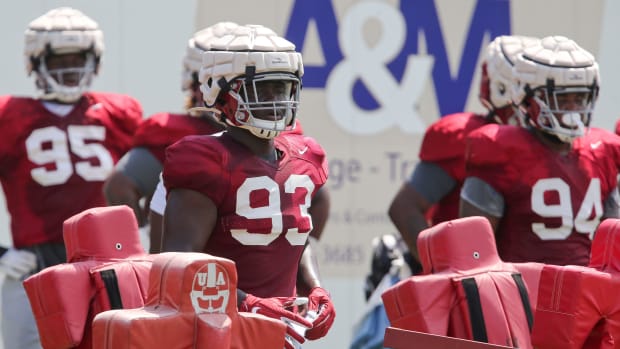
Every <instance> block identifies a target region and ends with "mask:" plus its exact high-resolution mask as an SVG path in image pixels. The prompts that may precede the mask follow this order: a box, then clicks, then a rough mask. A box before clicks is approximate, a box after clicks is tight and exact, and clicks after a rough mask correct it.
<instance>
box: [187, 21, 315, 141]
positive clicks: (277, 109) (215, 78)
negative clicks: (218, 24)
mask: <svg viewBox="0 0 620 349" xmlns="http://www.w3.org/2000/svg"><path fill="white" fill-rule="evenodd" d="M303 72H304V68H303V63H302V58H301V54H300V53H299V52H296V51H295V45H294V44H293V43H291V42H290V41H288V40H286V39H284V38H282V37H280V36H278V35H277V34H276V33H275V32H274V31H273V30H271V29H269V28H266V27H263V26H260V25H247V26H239V27H237V28H236V29H235V30H234V31H233V33H232V35H226V36H223V37H221V38H218V39H216V40H214V41H213V42H212V43H211V50H209V51H206V52H205V53H204V54H203V60H202V68H201V69H200V73H199V80H200V83H201V86H200V89H201V91H202V93H203V99H204V102H205V105H206V106H207V107H208V108H209V109H210V110H212V111H214V112H215V113H217V114H220V115H219V117H220V119H221V120H223V121H225V122H226V123H227V124H228V125H231V126H235V127H241V128H245V129H247V130H249V131H250V132H252V133H253V134H254V135H255V136H257V137H260V138H265V139H270V138H274V137H276V136H277V135H278V134H280V132H282V131H284V130H286V129H292V128H293V126H294V125H295V117H296V114H297V109H298V106H299V94H300V90H301V77H302V75H303ZM275 85H278V87H277V88H278V92H277V97H276V96H274V95H272V92H273V91H271V92H268V93H264V91H265V90H264V89H265V88H266V87H268V86H269V87H270V88H273V86H275Z"/></svg>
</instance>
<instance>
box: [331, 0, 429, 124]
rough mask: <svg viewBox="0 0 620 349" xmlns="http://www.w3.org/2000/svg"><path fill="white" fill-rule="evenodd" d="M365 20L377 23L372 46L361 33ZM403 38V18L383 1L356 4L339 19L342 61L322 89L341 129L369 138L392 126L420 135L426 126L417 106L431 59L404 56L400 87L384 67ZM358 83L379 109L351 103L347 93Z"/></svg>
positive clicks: (400, 46) (404, 34)
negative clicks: (369, 109)
mask: <svg viewBox="0 0 620 349" xmlns="http://www.w3.org/2000/svg"><path fill="white" fill-rule="evenodd" d="M379 14H380V15H381V16H379ZM369 20H375V21H378V22H379V24H380V25H381V29H382V30H381V33H382V35H381V37H380V38H379V40H378V41H377V42H376V44H375V45H374V46H373V47H369V46H368V44H367V42H366V40H365V39H364V37H363V35H362V34H363V32H364V25H365V23H366V22H367V21H369ZM405 36H406V24H405V20H404V19H403V16H402V14H401V13H400V12H398V11H397V10H396V9H394V8H393V7H392V6H390V5H388V4H385V3H382V2H375V1H365V2H361V3H359V4H356V5H355V6H353V7H352V8H351V9H350V10H349V11H348V12H347V14H346V15H345V16H344V17H343V20H342V23H341V30H340V33H339V42H340V45H341V47H342V51H343V54H344V56H345V59H343V60H342V61H341V62H340V63H339V64H338V65H336V66H335V67H334V70H333V71H332V73H331V74H330V76H329V78H328V80H327V84H326V88H325V89H326V92H327V109H328V111H329V113H330V115H331V116H332V118H333V119H334V121H335V122H336V123H337V124H338V125H339V126H340V127H342V128H343V129H345V130H347V131H349V132H351V133H353V134H374V133H378V132H381V131H383V130H385V129H387V128H390V127H392V126H394V125H395V124H396V125H398V126H399V127H400V128H401V129H402V130H403V131H404V132H407V133H419V134H422V133H424V130H425V129H426V125H425V124H424V122H423V120H422V119H421V117H420V116H419V115H418V112H417V110H416V104H417V100H418V98H419V96H420V95H421V94H422V92H423V90H424V86H425V84H426V82H427V81H428V79H429V77H430V72H431V68H432V64H433V58H432V57H431V56H418V55H411V56H409V58H408V59H407V64H406V66H405V72H404V74H403V78H402V81H401V83H400V84H399V83H398V81H396V79H395V78H394V76H393V75H392V73H391V72H390V71H389V69H388V68H387V66H386V65H387V63H389V62H390V60H392V59H394V57H396V55H397V54H398V53H399V52H400V50H402V47H403V44H404V41H405ZM358 79H361V81H362V82H363V83H364V85H365V86H366V88H367V89H368V91H369V92H370V93H371V94H372V95H373V96H374V98H375V99H376V100H377V101H379V102H380V104H381V108H379V109H377V110H373V111H367V110H363V109H361V108H359V107H358V106H357V105H356V104H355V101H354V100H353V98H352V95H351V91H352V90H353V86H354V84H355V82H356V81H357V80H358Z"/></svg>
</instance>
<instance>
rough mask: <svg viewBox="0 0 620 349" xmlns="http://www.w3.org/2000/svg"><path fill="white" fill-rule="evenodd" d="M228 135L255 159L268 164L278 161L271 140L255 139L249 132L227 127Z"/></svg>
mask: <svg viewBox="0 0 620 349" xmlns="http://www.w3.org/2000/svg"><path fill="white" fill-rule="evenodd" d="M228 133H229V134H230V136H231V137H232V138H233V139H235V140H236V141H237V142H239V143H241V144H243V145H245V146H246V147H247V148H248V149H249V150H250V151H251V152H252V153H253V154H254V155H256V156H257V157H259V158H261V159H264V160H267V161H270V162H275V161H277V160H278V153H277V151H276V148H275V145H274V142H273V139H264V138H259V137H256V136H254V135H253V134H252V133H251V132H250V131H248V130H245V129H243V128H240V127H229V128H228Z"/></svg>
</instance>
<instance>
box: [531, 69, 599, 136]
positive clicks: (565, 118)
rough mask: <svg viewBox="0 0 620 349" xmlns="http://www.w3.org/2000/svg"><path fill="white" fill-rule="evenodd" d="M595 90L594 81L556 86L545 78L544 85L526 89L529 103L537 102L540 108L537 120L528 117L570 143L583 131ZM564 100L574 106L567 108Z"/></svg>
mask: <svg viewBox="0 0 620 349" xmlns="http://www.w3.org/2000/svg"><path fill="white" fill-rule="evenodd" d="M597 92H598V91H597V88H596V84H595V85H594V86H563V87H557V86H554V84H553V81H548V82H547V86H541V87H539V88H536V89H534V90H530V92H529V93H528V94H530V95H531V97H530V100H531V101H532V102H530V103H536V105H537V108H539V109H540V112H539V114H538V118H537V120H530V121H531V122H535V123H536V124H537V126H538V127H539V128H540V129H541V130H543V131H545V132H547V133H550V134H552V135H554V136H556V137H557V138H558V139H559V140H560V141H562V142H565V143H570V142H572V141H573V140H574V139H575V138H578V137H581V136H583V135H584V134H585V133H586V128H587V127H588V126H589V124H590V120H591V116H592V111H593V109H594V102H595V100H596V96H597ZM567 102H570V103H572V104H573V107H572V108H566V107H565V106H566V103H567Z"/></svg>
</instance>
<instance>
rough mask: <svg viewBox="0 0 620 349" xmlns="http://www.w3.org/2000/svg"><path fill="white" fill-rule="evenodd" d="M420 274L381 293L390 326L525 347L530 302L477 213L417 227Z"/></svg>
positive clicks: (527, 338)
mask: <svg viewBox="0 0 620 349" xmlns="http://www.w3.org/2000/svg"><path fill="white" fill-rule="evenodd" d="M418 252H419V256H420V261H421V263H422V267H423V271H424V275H416V276H412V277H410V278H409V279H407V280H403V281H401V282H400V283H398V284H396V285H394V286H393V287H392V288H390V289H389V290H387V291H386V292H384V293H383V295H382V298H383V302H384V305H385V309H386V313H387V315H388V318H389V320H390V323H391V327H395V328H400V329H405V330H411V331H418V332H424V333H431V334H437V335H442V336H449V337H455V338H462V339H469V340H475V341H479V342H485V343H491V344H497V345H503V346H511V347H520V348H531V347H532V346H531V340H530V333H529V332H530V326H531V323H532V321H531V319H532V316H531V308H530V304H529V298H528V294H527V290H526V287H525V284H524V282H523V279H522V278H521V275H520V274H519V272H518V270H517V269H516V268H515V267H514V266H512V265H511V264H510V263H504V262H502V261H501V260H500V258H499V256H498V255H497V248H496V245H495V239H494V236H493V230H492V228H491V226H490V224H489V222H488V221H487V220H486V219H485V218H482V217H467V218H461V219H456V220H452V221H447V222H443V223H440V224H438V225H436V226H434V227H431V228H429V229H426V230H424V231H422V232H421V234H420V235H419V237H418Z"/></svg>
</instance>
